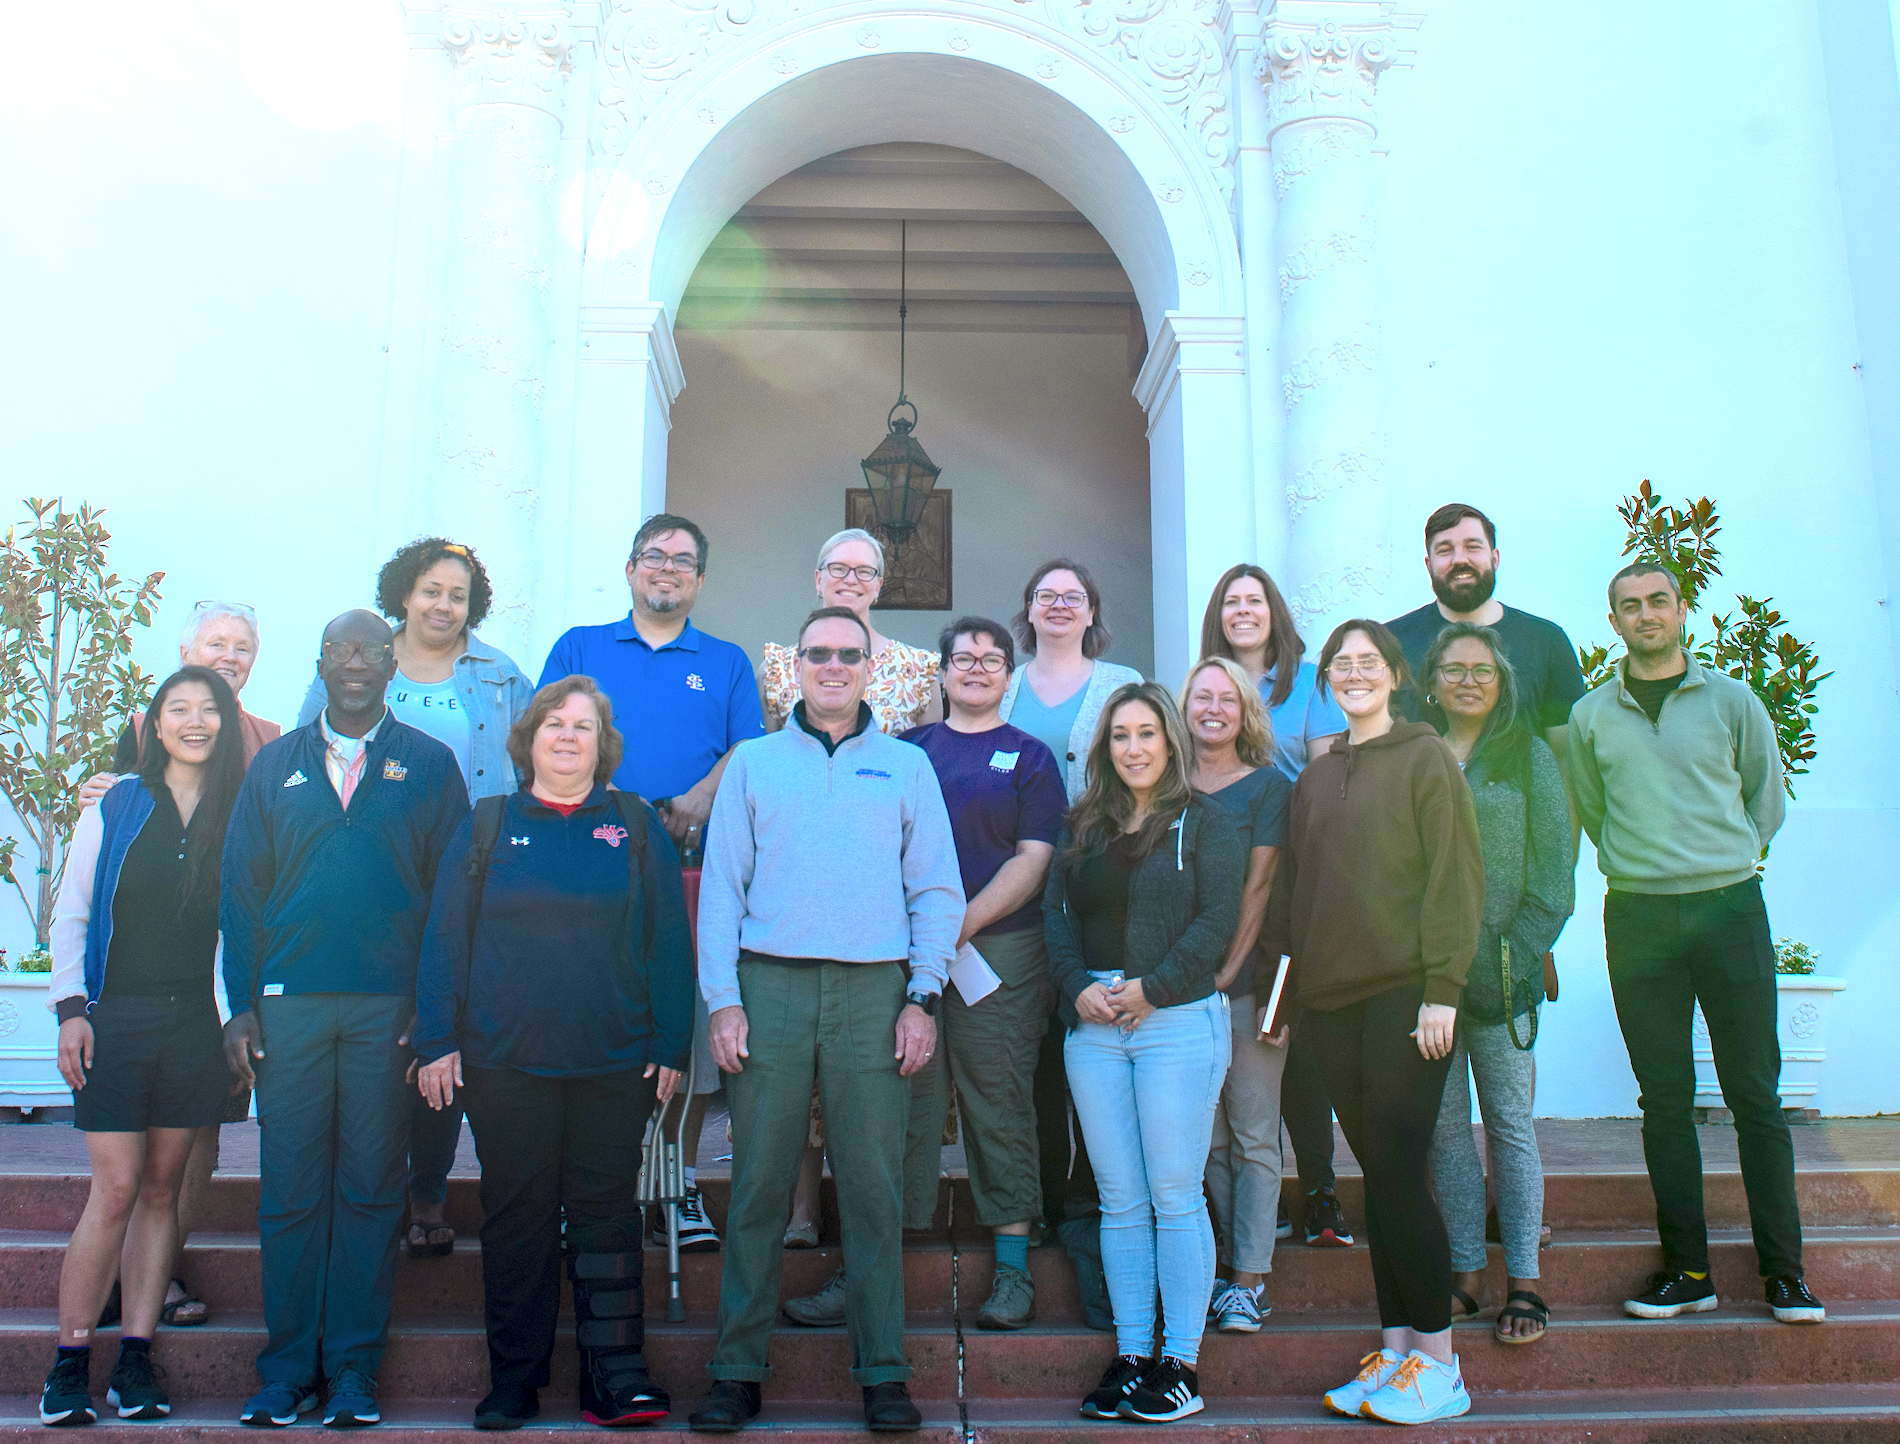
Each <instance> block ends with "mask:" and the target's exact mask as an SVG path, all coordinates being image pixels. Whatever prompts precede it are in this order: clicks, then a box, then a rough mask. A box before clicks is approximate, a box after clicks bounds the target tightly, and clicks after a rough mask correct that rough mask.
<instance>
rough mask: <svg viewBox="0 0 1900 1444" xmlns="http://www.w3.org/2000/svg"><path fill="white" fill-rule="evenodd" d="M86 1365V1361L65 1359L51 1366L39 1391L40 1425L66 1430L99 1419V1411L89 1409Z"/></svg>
mask: <svg viewBox="0 0 1900 1444" xmlns="http://www.w3.org/2000/svg"><path fill="white" fill-rule="evenodd" d="M88 1363H89V1361H88V1360H86V1359H72V1358H67V1359H61V1360H60V1361H59V1362H58V1363H56V1364H54V1365H53V1372H52V1373H50V1374H48V1375H47V1376H46V1387H45V1388H44V1389H42V1390H40V1423H42V1424H46V1425H49V1426H50V1427H52V1428H55V1429H69V1428H72V1427H74V1426H76V1425H80V1424H90V1423H92V1422H93V1420H95V1419H97V1418H98V1417H99V1411H98V1410H97V1409H95V1408H93V1407H92V1387H91V1380H90V1379H88V1378H87V1374H88V1373H89V1372H90V1371H89V1369H88V1367H87V1366H88Z"/></svg>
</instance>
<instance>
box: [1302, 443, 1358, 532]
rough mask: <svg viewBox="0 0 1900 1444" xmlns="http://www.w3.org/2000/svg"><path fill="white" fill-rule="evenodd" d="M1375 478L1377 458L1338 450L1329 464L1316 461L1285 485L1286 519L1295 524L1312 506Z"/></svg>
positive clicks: (1356, 452)
mask: <svg viewBox="0 0 1900 1444" xmlns="http://www.w3.org/2000/svg"><path fill="white" fill-rule="evenodd" d="M1378 479H1379V459H1378V457H1376V456H1374V455H1373V454H1372V453H1371V452H1368V451H1342V452H1340V453H1339V454H1338V455H1337V456H1334V457H1333V458H1332V459H1331V460H1330V461H1316V462H1314V463H1313V464H1312V465H1311V466H1309V467H1307V468H1306V470H1304V471H1302V472H1301V473H1300V474H1299V475H1298V476H1296V477H1294V478H1293V480H1292V481H1290V482H1288V483H1287V488H1286V510H1287V517H1288V519H1289V520H1291V521H1298V520H1299V519H1300V518H1301V516H1303V515H1304V514H1305V513H1306V512H1307V511H1308V510H1309V509H1310V508H1311V507H1312V506H1313V505H1314V504H1315V503H1317V502H1321V501H1324V500H1325V499H1326V498H1327V497H1329V496H1337V495H1338V494H1339V493H1340V492H1342V491H1346V490H1348V489H1349V488H1351V487H1354V486H1362V485H1370V484H1372V483H1374V482H1376V481H1377V480H1378Z"/></svg>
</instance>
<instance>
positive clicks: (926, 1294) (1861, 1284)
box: [0, 1228, 1900, 1323]
mask: <svg viewBox="0 0 1900 1444" xmlns="http://www.w3.org/2000/svg"><path fill="white" fill-rule="evenodd" d="M66 1239H67V1235H66V1234H65V1233H61V1232H54V1231H51V1230H21V1229H11V1230H0V1299H6V1300H8V1301H9V1302H11V1303H12V1304H14V1305H15V1306H17V1307H21V1308H52V1307H54V1306H55V1305H56V1304H57V1302H58V1298H59V1270H60V1262H61V1259H62V1258H63V1256H64V1250H65V1247H66ZM960 1254H961V1263H960V1270H961V1273H960V1283H961V1288H962V1290H963V1294H964V1297H965V1298H966V1300H974V1301H975V1304H977V1305H980V1304H981V1302H982V1300H983V1299H985V1298H987V1297H988V1295H989V1290H990V1283H991V1275H992V1272H993V1255H992V1254H991V1252H990V1248H989V1244H988V1241H987V1239H984V1240H976V1239H972V1240H969V1241H968V1242H965V1243H963V1244H962V1246H961V1249H960ZM1490 1255H1491V1266H1490V1268H1489V1270H1488V1273H1487V1277H1486V1284H1487V1286H1488V1288H1489V1291H1490V1297H1491V1298H1492V1300H1493V1301H1494V1302H1496V1303H1502V1302H1503V1299H1504V1285H1505V1279H1504V1262H1503V1250H1502V1249H1500V1248H1498V1247H1497V1246H1496V1245H1493V1246H1492V1248H1491V1250H1490ZM722 1257H723V1256H722V1255H720V1254H716V1253H714V1254H684V1255H682V1256H681V1258H680V1291H681V1296H682V1298H683V1300H684V1302H685V1306H686V1308H687V1309H688V1310H689V1311H690V1312H694V1313H713V1312H715V1311H716V1310H717V1308H718V1302H719V1279H720V1273H721V1267H722ZM1029 1260H1030V1274H1031V1276H1032V1277H1033V1278H1034V1279H1035V1282H1036V1311H1037V1317H1038V1319H1039V1320H1040V1321H1041V1322H1044V1323H1077V1322H1080V1320H1081V1312H1080V1301H1079V1299H1078V1297H1077V1294H1076V1282H1075V1269H1074V1266H1073V1265H1072V1264H1071V1263H1070V1262H1069V1260H1068V1258H1067V1257H1066V1255H1065V1254H1064V1253H1063V1251H1062V1250H1061V1249H1060V1248H1055V1247H1051V1248H1038V1249H1032V1250H1030V1255H1029ZM1804 1261H1805V1264H1806V1268H1807V1277H1808V1281H1809V1285H1810V1287H1811V1288H1813V1290H1814V1292H1815V1294H1816V1295H1817V1296H1818V1297H1820V1298H1821V1299H1822V1300H1823V1301H1825V1302H1827V1303H1830V1304H1831V1303H1834V1302H1836V1301H1845V1300H1849V1299H1889V1298H1900V1228H1867V1229H1809V1230H1807V1232H1806V1235H1805V1238H1804ZM842 1262H843V1252H842V1250H841V1249H839V1248H838V1247H837V1246H835V1245H832V1246H828V1247H825V1248H819V1249H805V1250H791V1251H788V1252H787V1253H786V1254H785V1256H784V1272H783V1274H782V1277H781V1284H780V1295H781V1297H782V1298H787V1299H789V1298H796V1297H798V1296H800V1295H803V1294H808V1293H810V1292H812V1291H813V1290H815V1289H817V1288H820V1287H822V1286H823V1284H824V1282H825V1280H827V1279H828V1278H830V1277H831V1274H832V1272H833V1270H835V1269H837V1268H839V1267H840V1266H841V1265H842ZM1661 1262H1662V1256H1661V1251H1660V1249H1659V1247H1658V1245H1657V1243H1656V1240H1655V1237H1654V1235H1653V1234H1643V1233H1607V1232H1596V1233H1583V1234H1564V1235H1561V1236H1559V1238H1558V1239H1557V1241H1556V1242H1555V1243H1554V1244H1553V1245H1552V1247H1550V1248H1548V1249H1545V1250H1543V1251H1542V1252H1541V1253H1540V1255H1539V1257H1538V1264H1539V1272H1540V1274H1541V1275H1542V1277H1541V1279H1540V1281H1539V1287H1538V1290H1537V1292H1538V1293H1540V1294H1541V1295H1542V1296H1543V1297H1544V1298H1545V1299H1546V1300H1547V1301H1549V1302H1550V1304H1551V1305H1552V1306H1553V1307H1556V1308H1559V1309H1561V1308H1563V1307H1565V1306H1567V1305H1572V1304H1605V1305H1609V1304H1617V1303H1621V1302H1622V1300H1623V1299H1624V1298H1626V1297H1628V1296H1629V1294H1630V1293H1631V1292H1633V1291H1634V1290H1635V1289H1636V1288H1637V1287H1638V1286H1639V1285H1640V1284H1641V1283H1642V1282H1643V1280H1644V1279H1646V1278H1647V1277H1648V1275H1649V1273H1650V1272H1651V1271H1653V1270H1654V1269H1657V1268H1660V1267H1661ZM1710 1263H1711V1267H1712V1273H1713V1275H1714V1278H1715V1282H1716V1288H1717V1289H1718V1291H1719V1292H1720V1293H1721V1295H1722V1297H1724V1298H1736V1299H1751V1300H1752V1299H1759V1298H1760V1297H1761V1282H1760V1279H1759V1278H1758V1277H1757V1274H1756V1262H1755V1250H1754V1246H1753V1244H1752V1243H1751V1242H1750V1241H1749V1236H1748V1235H1747V1233H1745V1232H1743V1231H1741V1230H1735V1229H1729V1230H1718V1231H1716V1232H1715V1233H1713V1234H1712V1235H1711V1237H1710ZM950 1271H951V1250H950V1248H949V1246H948V1245H947V1244H945V1243H942V1242H924V1243H919V1242H915V1241H913V1242H911V1243H910V1244H909V1246H908V1247H907V1248H906V1250H905V1254H904V1291H905V1298H906V1300H907V1301H908V1303H909V1304H910V1306H911V1307H912V1308H915V1309H920V1310H925V1311H940V1312H948V1310H949V1309H950V1306H951V1300H950ZM180 1272H181V1274H182V1275H183V1276H184V1277H185V1278H186V1279H187V1280H188V1281H189V1283H190V1284H191V1286H192V1289H193V1290H194V1292H196V1293H197V1294H198V1295H199V1296H200V1297H202V1298H204V1299H206V1300H207V1301H209V1302H210V1303H211V1305H212V1307H213V1309H214V1310H217V1311H222V1310H225V1309H232V1308H236V1309H256V1308H260V1307H261V1306H262V1302H261V1301H262V1298H263V1294H262V1280H261V1263H260V1258H259V1253H258V1245H257V1235H256V1234H254V1233H253V1234H242V1233H226V1234H212V1233H199V1234H196V1235H194V1237H193V1239H192V1242H191V1244H190V1246H189V1247H188V1248H187V1249H186V1253H185V1262H184V1266H183V1268H182V1269H181V1270H180ZM396 1281H397V1282H396V1316H397V1317H398V1318H410V1317H416V1316H421V1315H456V1314H462V1315H466V1316H468V1317H470V1318H476V1317H479V1316H480V1313H481V1308H482V1292H481V1289H482V1284H481V1245H480V1244H479V1243H478V1242H477V1241H476V1240H475V1239H473V1238H462V1239H458V1240H457V1242H456V1247H455V1252H454V1253H453V1254H452V1255H450V1256H448V1257H446V1258H439V1259H410V1258H408V1257H406V1256H405V1257H404V1258H403V1259H402V1260H401V1263H400V1264H399V1266H398V1269H397V1273H396ZM646 1289H647V1306H648V1312H649V1314H650V1315H651V1316H652V1317H654V1318H661V1317H664V1315H665V1301H666V1298H667V1278H666V1255H665V1252H664V1251H663V1250H661V1249H653V1248H649V1249H648V1250H647V1251H646ZM1267 1297H1268V1299H1269V1300H1270V1301H1271V1303H1272V1304H1273V1307H1274V1309H1275V1310H1276V1312H1278V1313H1281V1314H1287V1313H1298V1312H1304V1311H1308V1310H1314V1309H1331V1308H1370V1307H1372V1306H1373V1303H1374V1295H1373V1288H1372V1269H1371V1264H1370V1261H1369V1259H1368V1256H1367V1250H1366V1248H1365V1247H1364V1246H1363V1245H1360V1246H1356V1247H1354V1248H1350V1249H1317V1248H1308V1247H1306V1246H1305V1245H1304V1244H1300V1243H1283V1244H1282V1246H1281V1247H1280V1248H1278V1249H1276V1250H1275V1252H1274V1271H1273V1276H1272V1277H1271V1279H1269V1281H1268V1284H1267ZM972 1312H973V1310H972Z"/></svg>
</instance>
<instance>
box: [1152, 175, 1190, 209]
mask: <svg viewBox="0 0 1900 1444" xmlns="http://www.w3.org/2000/svg"><path fill="white" fill-rule="evenodd" d="M1155 194H1156V195H1158V196H1160V197H1161V199H1162V201H1164V202H1165V203H1166V204H1168V205H1171V206H1172V205H1179V204H1180V203H1181V200H1182V198H1183V197H1184V196H1186V195H1187V187H1186V186H1185V185H1183V184H1182V182H1181V178H1180V177H1179V176H1173V175H1171V176H1169V177H1168V178H1167V179H1166V180H1164V181H1162V182H1161V184H1160V185H1159V186H1157V187H1156V188H1155Z"/></svg>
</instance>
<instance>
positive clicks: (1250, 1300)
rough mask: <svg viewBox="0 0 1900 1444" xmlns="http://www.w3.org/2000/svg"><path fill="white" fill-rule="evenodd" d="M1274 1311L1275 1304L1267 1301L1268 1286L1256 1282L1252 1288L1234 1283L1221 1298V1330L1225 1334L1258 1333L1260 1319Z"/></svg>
mask: <svg viewBox="0 0 1900 1444" xmlns="http://www.w3.org/2000/svg"><path fill="white" fill-rule="evenodd" d="M1272 1312H1273V1306H1272V1305H1271V1304H1269V1303H1268V1302H1267V1286H1266V1285H1265V1284H1255V1285H1254V1286H1253V1287H1252V1288H1246V1287H1243V1286H1242V1285H1240V1284H1234V1285H1232V1286H1231V1287H1230V1288H1229V1289H1228V1290H1227V1292H1226V1293H1224V1294H1222V1295H1221V1300H1220V1319H1219V1326H1220V1331H1221V1332H1222V1333H1223V1334H1257V1333H1259V1332H1260V1321H1261V1320H1262V1319H1264V1318H1265V1317H1266V1316H1267V1315H1268V1314H1270V1313H1272Z"/></svg>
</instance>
